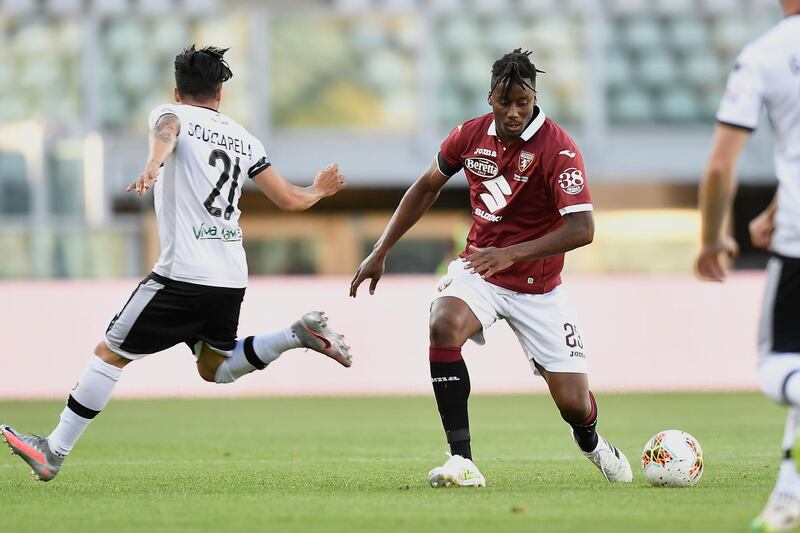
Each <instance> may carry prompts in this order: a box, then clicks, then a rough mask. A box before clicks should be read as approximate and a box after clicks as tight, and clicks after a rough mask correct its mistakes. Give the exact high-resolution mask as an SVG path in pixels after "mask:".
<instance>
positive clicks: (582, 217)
mask: <svg viewBox="0 0 800 533" xmlns="http://www.w3.org/2000/svg"><path fill="white" fill-rule="evenodd" d="M563 220H564V222H563V223H562V224H561V225H560V226H559V227H557V228H556V229H554V230H553V231H551V232H550V233H546V234H544V235H542V236H541V237H539V238H538V239H534V240H532V241H526V242H521V243H519V244H514V245H511V246H507V247H505V248H495V247H493V246H491V247H488V248H478V247H477V246H470V247H469V250H470V252H471V253H470V254H469V255H468V256H467V257H466V258H465V259H466V264H465V265H464V268H467V269H469V270H471V271H473V272H476V273H478V274H480V275H481V276H483V277H484V278H488V277H489V276H493V275H494V274H496V273H497V272H499V271H501V270H505V269H506V268H508V267H510V266H511V265H513V264H514V263H518V262H520V261H533V260H535V259H540V258H542V257H548V256H551V255H556V254H562V253H565V252H569V251H570V250H574V249H575V248H580V247H581V246H586V245H587V244H590V243H591V242H592V240H593V239H594V216H593V215H592V212H591V211H582V212H578V213H570V214H567V215H564V217H563Z"/></svg>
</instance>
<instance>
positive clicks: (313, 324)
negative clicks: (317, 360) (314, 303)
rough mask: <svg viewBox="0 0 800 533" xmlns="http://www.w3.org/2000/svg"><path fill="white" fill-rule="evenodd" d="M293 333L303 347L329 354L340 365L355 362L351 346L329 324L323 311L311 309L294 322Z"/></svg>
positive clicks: (346, 365)
mask: <svg viewBox="0 0 800 533" xmlns="http://www.w3.org/2000/svg"><path fill="white" fill-rule="evenodd" d="M292 333H294V335H295V337H297V338H298V339H299V340H300V342H301V343H303V347H305V348H309V349H311V350H314V351H315V352H319V353H321V354H324V355H327V356H328V357H330V358H331V359H333V360H334V361H336V362H337V363H339V364H340V365H342V366H344V367H349V366H350V365H352V364H353V357H352V356H351V355H350V347H349V346H348V345H347V343H345V341H344V335H341V334H339V333H337V332H335V331H334V330H333V329H331V327H330V326H328V317H326V316H325V313H323V312H322V311H311V312H310V313H306V314H304V315H303V317H302V318H301V319H300V320H298V321H297V322H295V323H294V324H292Z"/></svg>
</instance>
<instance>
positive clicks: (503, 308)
mask: <svg viewBox="0 0 800 533" xmlns="http://www.w3.org/2000/svg"><path fill="white" fill-rule="evenodd" d="M464 265H466V263H465V262H464V260H462V259H456V260H455V261H453V262H451V263H450V265H449V266H448V268H447V274H445V275H444V277H442V279H441V280H439V285H438V287H437V289H436V294H435V296H434V298H433V300H432V301H435V300H437V299H439V298H443V297H445V296H452V297H455V298H458V299H460V300H463V301H464V303H466V304H467V305H468V306H469V308H470V309H471V310H472V312H473V313H475V316H476V317H477V318H478V320H479V321H480V323H481V325H482V326H483V328H482V330H481V331H479V332H478V333H476V334H475V335H473V336H472V340H473V341H475V342H476V343H478V344H485V342H486V340H485V339H484V336H483V330H485V329H487V328H488V327H489V326H491V325H492V324H494V323H495V322H496V321H497V320H498V319H505V321H506V322H508V325H509V326H511V329H512V330H513V331H514V333H515V334H516V336H517V339H519V343H520V345H522V349H523V350H524V352H525V355H526V356H527V358H528V362H529V363H530V365H531V368H533V371H534V373H536V374H537V375H538V372H537V371H536V367H535V365H534V363H536V364H538V365H539V366H541V367H542V368H544V369H545V370H547V371H548V372H572V373H580V374H586V373H587V371H588V367H587V364H586V352H585V350H584V347H583V341H582V339H581V336H580V333H579V330H578V325H577V320H576V315H575V311H574V309H573V308H572V306H571V305H570V303H569V300H568V298H567V294H566V291H565V289H564V288H563V287H562V286H560V285H559V286H558V287H556V288H555V289H553V290H552V291H550V292H548V293H545V294H528V293H524V292H515V291H512V290H509V289H504V288H503V287H498V286H497V285H492V284H491V283H489V282H487V281H485V280H484V279H483V278H482V277H481V276H480V275H478V274H473V273H471V272H470V271H469V270H467V269H465V268H464Z"/></svg>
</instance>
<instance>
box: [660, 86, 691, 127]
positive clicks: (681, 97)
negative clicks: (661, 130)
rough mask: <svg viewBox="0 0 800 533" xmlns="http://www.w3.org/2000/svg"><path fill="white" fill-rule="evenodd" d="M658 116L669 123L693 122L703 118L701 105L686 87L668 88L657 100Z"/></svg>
mask: <svg viewBox="0 0 800 533" xmlns="http://www.w3.org/2000/svg"><path fill="white" fill-rule="evenodd" d="M656 109H657V116H658V118H659V119H661V120H666V121H669V122H692V121H697V120H699V119H700V118H701V105H700V102H699V101H698V99H697V97H696V96H695V94H694V93H692V91H690V90H688V89H686V88H685V87H680V86H672V87H666V88H665V89H664V91H663V92H662V94H661V96H660V97H659V98H658V99H657V100H656Z"/></svg>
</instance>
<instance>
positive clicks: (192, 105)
mask: <svg viewBox="0 0 800 533" xmlns="http://www.w3.org/2000/svg"><path fill="white" fill-rule="evenodd" d="M185 105H188V106H189V107H199V108H201V109H208V110H209V111H213V112H214V113H216V114H219V111H218V110H216V109H214V108H213V107H206V106H204V105H194V104H185Z"/></svg>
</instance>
